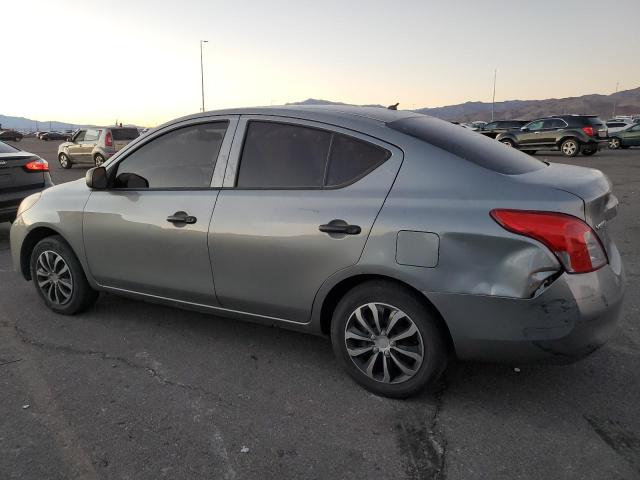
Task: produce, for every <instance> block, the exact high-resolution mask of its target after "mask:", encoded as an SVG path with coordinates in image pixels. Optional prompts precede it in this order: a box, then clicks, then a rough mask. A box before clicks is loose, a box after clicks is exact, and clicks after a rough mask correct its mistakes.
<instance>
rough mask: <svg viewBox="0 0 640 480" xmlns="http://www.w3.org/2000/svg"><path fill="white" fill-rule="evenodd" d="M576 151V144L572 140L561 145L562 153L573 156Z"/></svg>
mask: <svg viewBox="0 0 640 480" xmlns="http://www.w3.org/2000/svg"><path fill="white" fill-rule="evenodd" d="M577 151H578V144H577V143H576V142H574V141H573V140H568V141H566V142H564V143H563V144H562V153H564V154H565V155H568V156H573V155H575V153H576V152H577Z"/></svg>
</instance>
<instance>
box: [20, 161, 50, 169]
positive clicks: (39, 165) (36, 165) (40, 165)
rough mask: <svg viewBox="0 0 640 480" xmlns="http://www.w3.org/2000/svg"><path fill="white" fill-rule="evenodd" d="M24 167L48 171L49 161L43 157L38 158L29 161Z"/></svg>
mask: <svg viewBox="0 0 640 480" xmlns="http://www.w3.org/2000/svg"><path fill="white" fill-rule="evenodd" d="M24 168H25V170H27V171H29V172H48V171H49V163H47V161H46V160H44V159H42V158H36V159H35V160H32V161H30V162H29V163H27V164H26V165H25V166H24Z"/></svg>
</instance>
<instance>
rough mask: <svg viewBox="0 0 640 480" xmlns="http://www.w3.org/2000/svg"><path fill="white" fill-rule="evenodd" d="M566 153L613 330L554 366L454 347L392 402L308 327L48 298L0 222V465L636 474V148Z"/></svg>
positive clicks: (430, 475) (204, 474)
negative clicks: (588, 210) (21, 269)
mask: <svg viewBox="0 0 640 480" xmlns="http://www.w3.org/2000/svg"><path fill="white" fill-rule="evenodd" d="M56 145H57V143H54V142H49V143H45V142H40V141H37V140H31V139H29V140H24V141H23V142H22V143H21V144H20V147H21V148H23V149H25V150H29V151H32V152H34V153H39V154H41V155H42V156H43V157H44V158H46V159H47V160H49V161H50V162H51V165H52V170H53V172H52V176H53V178H54V181H55V182H56V183H61V182H63V181H68V180H71V179H74V178H78V177H80V176H82V175H84V172H85V171H86V169H85V168H79V167H74V168H73V169H72V170H70V171H62V170H60V169H58V168H57V166H56V164H55V163H54V161H55V148H56ZM541 156H542V157H545V158H547V159H549V160H551V161H563V162H564V161H565V160H564V159H563V158H561V157H560V156H558V155H557V154H548V155H541ZM570 163H574V164H581V165H587V166H592V167H596V168H600V169H602V170H603V171H604V172H605V173H607V174H608V175H609V177H610V178H611V180H612V181H613V182H614V185H615V192H616V194H617V196H618V198H619V199H620V203H621V208H620V212H619V215H618V218H617V219H616V220H615V221H614V222H613V224H612V231H613V235H614V238H615V239H616V241H617V244H618V247H619V248H620V250H621V252H622V255H623V259H624V262H625V267H626V270H627V275H628V290H627V296H626V299H625V305H624V309H623V315H622V318H621V320H620V328H619V330H618V333H617V334H616V336H615V337H614V338H613V339H612V340H611V341H610V342H609V343H608V344H607V345H606V346H605V347H604V348H602V349H601V350H599V351H597V352H596V353H595V354H593V355H592V356H590V357H588V358H587V359H584V360H582V361H580V362H578V363H576V364H573V365H568V366H551V365H539V366H531V365H491V364H478V363H458V364H457V365H453V366H452V367H451V368H450V369H449V370H448V371H447V372H446V374H445V376H444V378H443V379H442V381H441V382H440V383H439V384H438V385H436V386H435V387H434V388H433V389H432V390H430V391H426V392H424V393H423V394H421V395H419V396H417V397H414V398H411V399H409V400H405V401H398V400H389V399H384V398H379V397H376V396H374V395H371V394H369V393H367V392H366V391H364V390H362V389H361V388H360V387H358V386H356V385H355V384H354V383H353V382H352V381H351V380H350V379H349V378H348V377H347V376H346V374H344V373H343V372H342V371H341V370H340V369H339V368H338V367H337V366H336V364H335V362H334V360H333V355H332V352H331V347H330V344H329V342H328V341H327V340H325V339H322V338H317V337H312V336H307V335H302V334H298V333H293V332H287V331H284V330H278V329H275V328H268V327H264V326H259V325H253V324H248V323H241V322H235V321H232V320H227V319H223V318H218V317H214V316H207V315H203V314H200V313H194V312H189V311H183V310H177V309H172V308H169V307H163V306H158V305H153V304H147V303H142V302H138V301H133V300H129V299H125V298H120V297H117V296H114V295H102V296H101V298H100V300H99V301H98V303H97V304H96V305H95V307H94V308H93V309H91V310H90V311H88V312H86V313H84V314H82V315H78V316H75V317H64V316H59V315H56V314H54V313H52V312H50V311H49V310H47V309H46V308H45V307H44V305H43V304H42V303H41V301H40V299H39V298H38V297H37V295H36V293H35V291H34V290H33V286H32V285H31V283H28V282H25V281H24V280H23V279H22V278H21V277H20V276H19V275H18V274H17V273H15V272H13V271H12V267H11V260H10V255H9V250H8V248H9V245H8V235H9V224H6V223H5V224H0V478H1V479H14V478H16V479H17V478H20V479H43V478H47V479H70V478H78V479H92V478H97V479H112V478H113V479H157V478H176V479H177V478H188V479H197V478H209V479H210V478H215V479H254V478H260V479H283V478H296V479H325V478H331V479H334V478H340V479H341V478H354V479H360V478H383V479H387V478H389V479H391V478H393V479H409V480H413V479H445V478H446V479H540V478H546V479H556V478H557V479H574V478H575V479H598V480H601V479H637V478H640V406H639V402H638V400H639V399H640V331H639V330H638V313H639V310H640V298H639V296H638V286H639V285H638V284H639V280H640V208H639V207H640V199H639V191H640V149H636V150H628V151H616V152H611V151H605V152H601V153H600V154H598V155H596V156H594V157H591V158H586V157H578V158H577V159H574V160H572V161H571V162H570ZM514 367H517V368H518V369H519V371H516V370H515V369H514Z"/></svg>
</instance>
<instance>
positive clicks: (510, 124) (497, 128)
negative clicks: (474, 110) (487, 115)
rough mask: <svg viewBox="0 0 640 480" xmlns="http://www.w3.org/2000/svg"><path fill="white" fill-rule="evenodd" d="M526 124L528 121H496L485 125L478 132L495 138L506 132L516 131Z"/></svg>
mask: <svg viewBox="0 0 640 480" xmlns="http://www.w3.org/2000/svg"><path fill="white" fill-rule="evenodd" d="M527 123H529V121H528V120H496V121H495V122H491V123H487V124H486V125H485V126H484V127H482V128H481V129H479V130H478V132H479V133H481V134H483V135H484V136H486V137H489V138H496V137H497V136H498V135H500V134H501V133H504V132H506V131H509V130H518V129H520V128H521V127H523V126H525V125H526V124H527Z"/></svg>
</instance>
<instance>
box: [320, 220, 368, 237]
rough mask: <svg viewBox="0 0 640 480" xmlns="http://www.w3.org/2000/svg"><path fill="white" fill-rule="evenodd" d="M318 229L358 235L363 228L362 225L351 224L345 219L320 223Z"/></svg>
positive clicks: (325, 231) (326, 231)
mask: <svg viewBox="0 0 640 480" xmlns="http://www.w3.org/2000/svg"><path fill="white" fill-rule="evenodd" d="M318 230H320V231H321V232H324V233H329V234H331V233H342V234H345V235H358V234H359V233H360V232H361V231H362V229H361V228H360V225H349V224H348V223H347V222H345V221H344V220H338V219H336V220H331V221H330V222H329V223H325V224H324V225H320V226H319V227H318Z"/></svg>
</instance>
